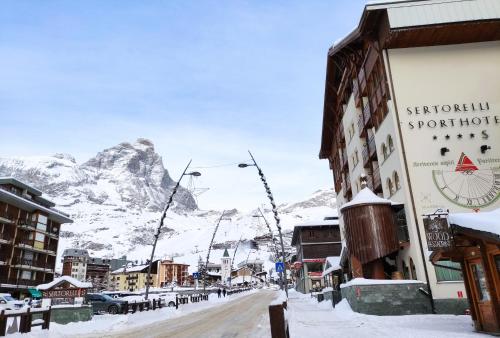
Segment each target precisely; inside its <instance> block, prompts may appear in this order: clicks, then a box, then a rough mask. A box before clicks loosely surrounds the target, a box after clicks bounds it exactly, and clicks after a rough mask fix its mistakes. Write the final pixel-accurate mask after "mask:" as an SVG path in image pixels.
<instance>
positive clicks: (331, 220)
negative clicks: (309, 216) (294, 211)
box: [292, 215, 339, 245]
mask: <svg viewBox="0 0 500 338" xmlns="http://www.w3.org/2000/svg"><path fill="white" fill-rule="evenodd" d="M338 226H339V219H338V216H336V215H335V216H326V217H325V218H323V219H322V220H317V221H309V222H303V223H299V224H297V225H295V226H294V227H293V235H292V245H295V244H296V242H297V240H298V237H299V231H300V230H302V229H307V228H314V227H338Z"/></svg>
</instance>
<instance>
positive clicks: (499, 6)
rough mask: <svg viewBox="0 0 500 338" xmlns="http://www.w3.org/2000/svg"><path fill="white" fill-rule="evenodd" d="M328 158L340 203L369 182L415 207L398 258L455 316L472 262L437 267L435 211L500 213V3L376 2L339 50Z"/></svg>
mask: <svg viewBox="0 0 500 338" xmlns="http://www.w3.org/2000/svg"><path fill="white" fill-rule="evenodd" d="M339 35H340V34H339ZM320 158H322V159H328V160H329V163H330V169H331V170H332V172H333V180H334V186H335V191H336V193H337V201H338V207H341V206H342V205H343V204H344V203H346V202H348V201H350V200H351V199H352V198H353V197H354V196H355V195H356V194H357V193H358V192H359V191H360V189H361V182H360V178H361V177H362V176H363V175H367V178H368V180H367V181H368V187H369V188H370V189H372V190H373V191H374V192H375V193H376V194H378V195H379V196H382V197H384V198H387V199H390V200H392V201H395V202H399V203H402V204H403V205H404V209H403V210H404V211H403V212H402V213H403V215H401V216H402V218H403V219H404V218H405V219H406V225H407V227H405V228H404V229H400V230H401V231H400V237H399V242H400V249H399V251H398V252H397V253H396V254H395V258H394V262H392V263H393V264H394V265H395V268H396V269H397V270H398V271H402V272H403V273H404V276H405V278H408V279H418V280H421V281H424V282H428V283H429V284H428V285H429V286H430V289H431V292H432V296H433V298H434V299H435V303H436V309H437V310H438V312H453V311H454V310H453V307H454V306H458V305H456V304H458V303H459V302H460V301H459V302H457V301H456V300H457V299H460V298H463V297H466V290H465V288H464V284H463V282H462V281H461V276H460V272H459V271H457V270H453V268H455V269H456V268H460V264H457V263H452V262H447V261H443V262H441V265H444V266H447V267H451V268H452V269H446V268H443V267H436V266H434V265H433V264H432V263H431V262H430V261H429V259H428V257H429V255H430V252H429V251H428V248H427V244H426V238H425V231H424V226H423V217H424V216H423V215H424V214H428V213H433V212H435V211H436V210H438V209H442V210H444V211H447V210H449V211H450V212H482V211H487V210H493V209H496V208H499V207H500V198H499V197H500V169H499V168H500V1H498V0H428V1H421V0H420V1H418V0H414V1H395V2H380V3H370V4H369V5H366V7H365V8H364V11H363V13H362V15H361V19H360V22H359V24H358V25H357V27H356V28H355V29H354V30H353V31H352V32H350V33H349V34H348V35H347V36H346V37H345V38H343V39H341V40H339V41H338V42H336V43H335V44H334V45H333V46H332V47H331V48H330V50H329V52H328V60H327V72H326V85H325V102H324V112H323V130H322V141H321V150H320ZM403 223H404V222H403ZM340 225H341V227H342V226H343V221H342V217H341V218H340ZM390 263H391V262H389V261H388V264H390ZM497 268H500V267H497ZM497 273H498V271H497ZM389 278H390V276H389ZM462 303H463V300H462Z"/></svg>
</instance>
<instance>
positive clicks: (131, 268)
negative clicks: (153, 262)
mask: <svg viewBox="0 0 500 338" xmlns="http://www.w3.org/2000/svg"><path fill="white" fill-rule="evenodd" d="M148 266H149V265H148V264H145V265H136V266H128V267H123V268H119V269H117V270H115V271H113V272H111V273H127V272H140V271H142V270H144V269H146V268H147V267H148Z"/></svg>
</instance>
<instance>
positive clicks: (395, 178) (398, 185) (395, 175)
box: [392, 172, 401, 191]
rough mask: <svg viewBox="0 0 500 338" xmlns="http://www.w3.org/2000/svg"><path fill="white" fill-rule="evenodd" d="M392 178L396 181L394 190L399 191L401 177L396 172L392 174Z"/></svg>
mask: <svg viewBox="0 0 500 338" xmlns="http://www.w3.org/2000/svg"><path fill="white" fill-rule="evenodd" d="M392 178H393V180H394V188H395V189H396V191H398V190H399V189H401V183H400V182H399V175H398V173H397V172H394V173H393V174H392Z"/></svg>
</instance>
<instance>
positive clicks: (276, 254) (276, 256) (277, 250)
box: [252, 208, 279, 259]
mask: <svg viewBox="0 0 500 338" xmlns="http://www.w3.org/2000/svg"><path fill="white" fill-rule="evenodd" d="M258 210H259V214H260V215H253V216H252V217H254V218H262V219H263V220H264V223H266V226H267V230H269V235H271V242H272V243H273V249H274V257H275V259H278V255H279V249H278V247H277V246H276V242H275V237H274V234H273V230H272V229H271V225H270V224H269V222H268V221H267V218H266V217H265V216H264V214H263V213H262V210H260V208H258Z"/></svg>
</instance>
